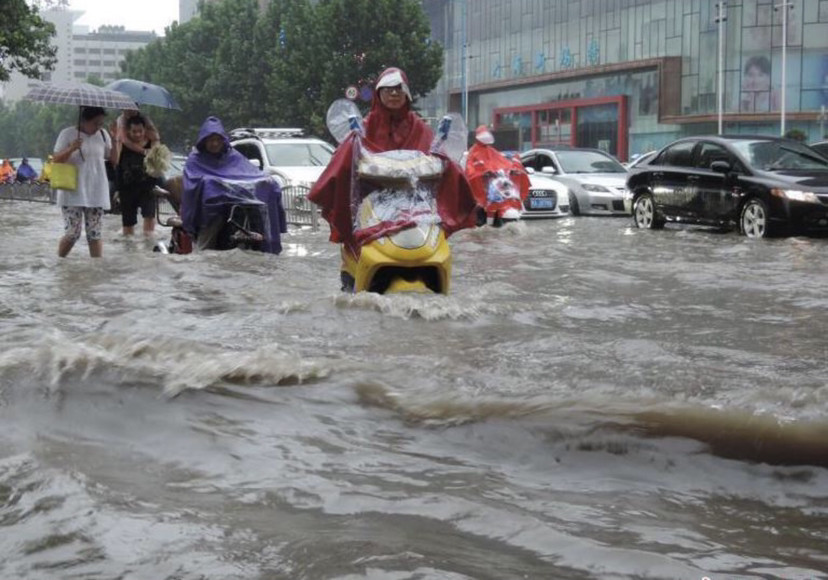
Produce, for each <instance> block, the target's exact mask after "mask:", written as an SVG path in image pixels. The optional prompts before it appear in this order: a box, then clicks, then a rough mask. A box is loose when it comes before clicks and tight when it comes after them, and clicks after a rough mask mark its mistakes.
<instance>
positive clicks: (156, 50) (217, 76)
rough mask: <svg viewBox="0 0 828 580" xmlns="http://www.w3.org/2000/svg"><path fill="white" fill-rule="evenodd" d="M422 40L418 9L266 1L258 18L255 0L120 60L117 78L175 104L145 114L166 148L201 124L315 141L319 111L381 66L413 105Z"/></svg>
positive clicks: (206, 12)
mask: <svg viewBox="0 0 828 580" xmlns="http://www.w3.org/2000/svg"><path fill="white" fill-rule="evenodd" d="M367 23H370V24H369V25H366V24H367ZM429 37H430V29H429V24H428V20H427V18H426V16H425V14H424V13H423V10H422V6H421V3H420V1H419V0H320V1H319V2H311V1H310V0H271V2H270V3H269V5H268V8H267V9H266V10H265V11H264V12H261V11H259V9H258V2H257V0H222V1H221V2H215V3H209V4H203V5H201V6H200V7H199V14H198V16H197V17H195V18H193V19H192V20H190V21H189V22H186V23H184V24H182V25H177V24H175V25H173V26H171V27H169V28H168V29H167V31H166V36H165V37H164V38H162V39H159V40H158V41H155V42H153V43H152V44H150V45H149V46H147V47H145V48H144V49H141V50H139V51H136V52H134V53H131V54H130V55H128V57H127V60H126V62H125V65H124V71H123V72H124V75H123V76H124V77H127V78H135V79H142V80H146V81H148V82H152V83H156V84H160V85H162V86H164V87H166V88H167V89H168V90H170V91H171V92H172V93H173V94H174V95H175V97H176V99H177V100H178V102H179V103H180V104H181V107H182V109H183V111H181V112H177V111H162V110H157V109H154V110H152V111H150V115H151V116H152V117H153V120H155V121H157V123H158V125H159V127H160V128H161V130H162V134H163V136H164V139H165V141H168V142H169V143H172V144H173V145H174V146H182V145H183V144H184V143H185V142H187V143H191V142H192V141H193V140H194V139H195V137H196V135H197V133H198V128H199V127H200V126H201V123H202V122H203V120H204V119H205V118H206V117H207V116H208V115H215V116H217V117H219V118H220V119H221V120H222V121H223V122H224V124H225V126H226V127H227V128H228V129H229V128H232V127H238V126H291V127H301V128H304V129H306V130H309V131H310V132H313V133H316V134H323V133H324V121H325V113H326V111H327V108H328V105H330V103H331V102H332V101H333V100H335V99H338V98H341V97H342V96H343V95H344V91H345V88H346V87H348V86H350V85H356V86H358V87H363V86H367V87H370V86H371V85H372V84H373V82H374V80H375V79H376V76H377V75H378V74H379V73H380V72H381V71H382V69H384V68H385V67H387V66H399V67H401V68H402V69H404V70H405V71H406V73H407V74H408V77H409V81H410V85H411V90H412V93H413V95H414V96H415V98H416V97H417V96H421V95H424V94H426V93H428V92H429V91H430V90H432V89H433V88H434V87H435V86H436V84H437V81H438V80H439V78H440V75H441V74H442V48H441V47H440V46H439V45H438V44H436V43H432V42H431V41H430V38H429ZM361 104H362V107H363V109H366V108H367V106H368V103H366V102H362V103H361Z"/></svg>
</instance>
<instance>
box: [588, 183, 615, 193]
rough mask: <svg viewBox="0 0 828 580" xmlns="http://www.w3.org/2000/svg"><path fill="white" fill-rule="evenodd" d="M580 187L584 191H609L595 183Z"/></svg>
mask: <svg viewBox="0 0 828 580" xmlns="http://www.w3.org/2000/svg"><path fill="white" fill-rule="evenodd" d="M582 187H583V188H584V191H594V192H600V193H610V189H609V188H608V187H604V186H603V185H598V184H597V183H585V184H584V185H583V186H582Z"/></svg>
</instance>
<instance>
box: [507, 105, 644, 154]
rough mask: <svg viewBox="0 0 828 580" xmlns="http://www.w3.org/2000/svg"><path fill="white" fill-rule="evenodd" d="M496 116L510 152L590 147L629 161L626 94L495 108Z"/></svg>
mask: <svg viewBox="0 0 828 580" xmlns="http://www.w3.org/2000/svg"><path fill="white" fill-rule="evenodd" d="M494 117H495V132H496V134H497V133H502V134H503V135H504V137H505V136H506V135H508V136H509V137H510V138H509V139H508V145H509V148H510V149H511V148H512V147H514V148H515V149H516V150H518V151H526V150H528V149H533V148H543V147H550V148H554V147H590V148H594V149H601V150H602V151H606V152H607V153H609V154H611V155H613V156H615V157H616V158H617V159H619V160H620V161H626V160H627V158H628V151H627V130H628V129H627V125H628V123H627V97H626V96H625V95H617V96H613V97H597V98H592V99H573V100H566V101H557V102H554V103H545V104H542V105H530V106H528V107H508V108H502V109H495V110H494ZM505 141H506V139H504V143H503V144H506V143H505Z"/></svg>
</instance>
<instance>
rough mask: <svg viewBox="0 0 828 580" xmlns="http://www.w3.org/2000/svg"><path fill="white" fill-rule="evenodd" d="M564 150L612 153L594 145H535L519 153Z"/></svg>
mask: <svg viewBox="0 0 828 580" xmlns="http://www.w3.org/2000/svg"><path fill="white" fill-rule="evenodd" d="M564 151H566V152H569V151H573V152H576V153H577V152H579V151H584V152H593V153H602V154H604V155H607V156H608V157H612V154H610V153H607V152H606V151H604V150H603V149H596V148H594V147H571V146H566V147H535V148H534V149H529V150H528V151H524V152H523V153H521V155H526V154H528V153H544V152H549V153H561V152H564Z"/></svg>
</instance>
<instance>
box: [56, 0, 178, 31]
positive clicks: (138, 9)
mask: <svg viewBox="0 0 828 580" xmlns="http://www.w3.org/2000/svg"><path fill="white" fill-rule="evenodd" d="M69 7H70V8H71V9H72V10H81V11H83V12H84V13H85V14H84V15H83V16H82V17H81V18H79V19H78V20H76V21H75V24H77V25H80V26H88V27H89V30H90V32H91V31H92V30H96V29H97V28H98V27H99V26H101V25H105V24H115V25H120V26H125V27H126V28H127V30H154V31H155V33H156V34H158V35H163V34H164V27H165V26H169V25H170V24H172V22H173V20H178V0H69Z"/></svg>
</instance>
